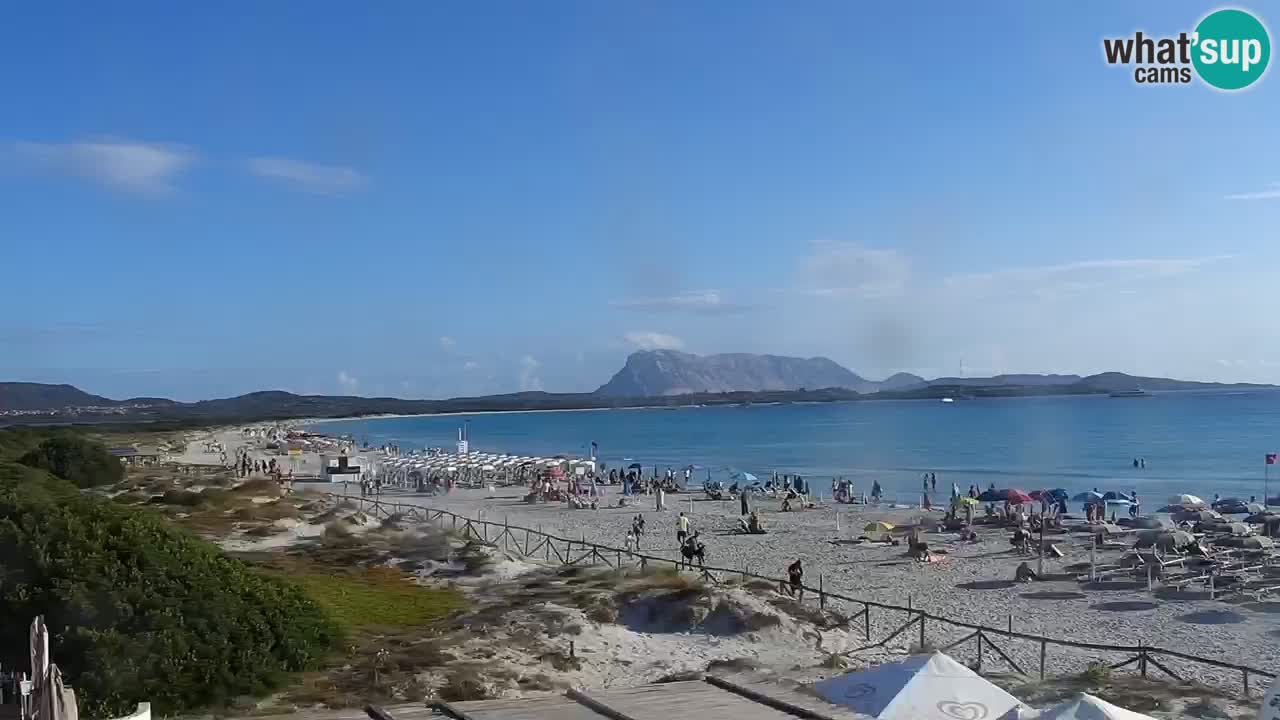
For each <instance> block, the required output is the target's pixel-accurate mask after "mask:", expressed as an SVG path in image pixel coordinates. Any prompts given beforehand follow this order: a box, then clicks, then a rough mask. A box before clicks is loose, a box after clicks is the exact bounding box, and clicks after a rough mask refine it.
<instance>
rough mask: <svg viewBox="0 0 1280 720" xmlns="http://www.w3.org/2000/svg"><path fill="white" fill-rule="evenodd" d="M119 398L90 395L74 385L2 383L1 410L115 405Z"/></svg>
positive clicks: (0, 394)
mask: <svg viewBox="0 0 1280 720" xmlns="http://www.w3.org/2000/svg"><path fill="white" fill-rule="evenodd" d="M119 404H120V401H118V400H108V399H107V398H104V397H102V396H100V395H90V394H89V393H87V392H85V391H83V390H81V389H80V388H78V387H75V386H73V385H46V384H44V383H31V382H8V383H0V410H51V409H55V408H64V407H115V406H116V405H119Z"/></svg>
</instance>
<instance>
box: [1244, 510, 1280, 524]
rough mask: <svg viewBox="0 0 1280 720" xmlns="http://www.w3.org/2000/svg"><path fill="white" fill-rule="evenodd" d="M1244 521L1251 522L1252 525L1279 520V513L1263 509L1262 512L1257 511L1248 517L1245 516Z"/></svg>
mask: <svg viewBox="0 0 1280 720" xmlns="http://www.w3.org/2000/svg"><path fill="white" fill-rule="evenodd" d="M1244 521H1245V522H1247V523H1252V524H1254V525H1266V524H1268V523H1276V522H1280V515H1277V514H1275V513H1273V512H1269V511H1266V510H1263V511H1262V512H1257V513H1254V514H1252V515H1250V516H1249V517H1247V518H1245V519H1244Z"/></svg>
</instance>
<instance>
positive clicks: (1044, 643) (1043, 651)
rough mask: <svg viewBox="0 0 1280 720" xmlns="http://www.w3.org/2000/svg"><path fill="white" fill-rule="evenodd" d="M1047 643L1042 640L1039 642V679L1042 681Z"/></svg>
mask: <svg viewBox="0 0 1280 720" xmlns="http://www.w3.org/2000/svg"><path fill="white" fill-rule="evenodd" d="M1047 646H1048V643H1047V642H1045V641H1044V640H1041V641H1040V679H1041V680H1044V656H1045V651H1046V649H1047Z"/></svg>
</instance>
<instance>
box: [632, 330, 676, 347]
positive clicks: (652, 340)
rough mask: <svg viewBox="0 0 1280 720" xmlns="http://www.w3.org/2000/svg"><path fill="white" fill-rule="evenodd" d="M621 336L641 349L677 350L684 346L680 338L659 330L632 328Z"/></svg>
mask: <svg viewBox="0 0 1280 720" xmlns="http://www.w3.org/2000/svg"><path fill="white" fill-rule="evenodd" d="M623 337H624V339H625V340H626V341H627V342H628V343H629V344H631V345H633V346H635V347H637V348H639V349H641V350H679V349H681V348H683V347H684V341H683V340H681V339H680V338H678V337H676V336H675V335H667V334H665V333H660V332H651V331H643V330H632V331H631V332H629V333H627V334H626V335H625V336H623Z"/></svg>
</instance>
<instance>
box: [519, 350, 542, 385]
mask: <svg viewBox="0 0 1280 720" xmlns="http://www.w3.org/2000/svg"><path fill="white" fill-rule="evenodd" d="M539 367H540V364H539V363H538V361H537V359H536V358H534V357H533V356H532V355H525V356H524V357H522V358H520V375H519V377H520V390H521V391H522V392H523V391H530V390H541V389H542V379H541V378H540V377H538V368H539Z"/></svg>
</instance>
